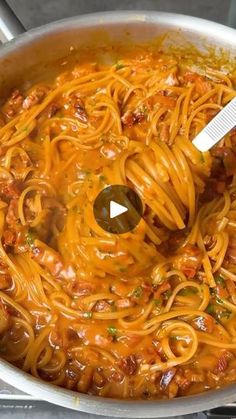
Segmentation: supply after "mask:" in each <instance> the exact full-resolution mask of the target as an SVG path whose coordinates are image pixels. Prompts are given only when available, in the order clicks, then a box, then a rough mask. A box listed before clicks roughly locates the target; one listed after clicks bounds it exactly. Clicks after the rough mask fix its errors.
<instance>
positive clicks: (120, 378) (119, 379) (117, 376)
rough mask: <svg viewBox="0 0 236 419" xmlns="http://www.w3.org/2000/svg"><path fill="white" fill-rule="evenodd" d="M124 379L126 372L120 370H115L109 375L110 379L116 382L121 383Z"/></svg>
mask: <svg viewBox="0 0 236 419" xmlns="http://www.w3.org/2000/svg"><path fill="white" fill-rule="evenodd" d="M123 380H124V374H122V373H121V372H119V371H113V372H112V374H111V375H110V377H109V381H114V382H115V383H121V382H122V381H123Z"/></svg>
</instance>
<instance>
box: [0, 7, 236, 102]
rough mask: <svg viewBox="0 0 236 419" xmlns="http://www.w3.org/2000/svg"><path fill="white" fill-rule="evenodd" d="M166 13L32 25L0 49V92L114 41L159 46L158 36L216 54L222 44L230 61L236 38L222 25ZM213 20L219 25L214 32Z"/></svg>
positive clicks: (129, 45) (167, 42)
mask: <svg viewBox="0 0 236 419" xmlns="http://www.w3.org/2000/svg"><path fill="white" fill-rule="evenodd" d="M154 15H155V13H154ZM169 16H170V18H169V19H163V17H162V14H161V13H160V14H158V13H156V16H155V18H153V17H150V16H148V17H147V16H146V15H145V14H144V13H143V15H142V14H140V13H139V14H137V16H135V15H133V14H124V15H123V19H120V21H119V16H117V17H114V15H113V18H112V19H110V18H108V17H107V16H106V14H105V18H104V17H102V15H100V14H98V15H97V16H96V17H95V16H93V17H91V18H90V19H89V18H87V19H84V20H83V19H82V18H81V17H80V18H77V20H76V18H72V19H69V20H64V21H59V22H55V23H53V24H49V25H46V26H44V27H42V28H38V29H36V30H32V31H30V32H28V33H27V34H24V35H23V36H20V37H19V38H18V39H17V40H13V41H12V42H10V43H8V44H7V45H6V46H5V47H4V48H2V50H1V51H0V88H1V97H4V95H6V94H7V92H8V90H9V88H13V87H16V86H19V84H21V83H22V82H24V81H29V80H30V81H32V82H36V81H38V80H40V79H43V78H44V75H46V74H48V72H50V71H52V72H57V71H58V69H59V67H60V65H61V62H62V61H61V59H62V58H63V57H70V58H71V59H72V57H73V56H74V55H75V54H77V57H79V56H80V55H84V54H86V51H91V49H96V48H97V49H98V53H100V54H104V50H105V49H109V48H110V49H111V48H113V50H115V46H116V45H124V46H125V47H126V48H132V45H134V44H140V43H142V44H143V43H147V42H148V43H150V42H151V43H152V45H153V47H157V48H158V47H160V41H161V42H162V48H164V49H169V48H170V47H172V48H175V49H176V48H177V47H178V48H188V49H189V51H190V50H193V46H194V47H197V48H198V49H199V50H200V51H202V52H203V53H204V54H207V53H208V51H209V46H211V47H213V48H214V50H215V52H216V53H217V54H222V48H223V50H224V57H225V58H227V59H228V58H229V55H230V57H231V63H232V62H234V61H235V56H236V39H235V38H236V37H235V38H234V41H233V42H232V43H231V45H230V44H229V38H230V33H229V34H228V33H227V32H226V33H224V31H223V30H220V29H221V28H224V27H222V26H221V25H216V24H214V23H211V22H209V24H210V26H209V27H208V28H206V27H205V28H203V27H202V25H203V23H202V22H204V21H202V20H200V19H193V23H192V24H191V19H192V18H187V17H186V16H177V15H169ZM211 25H216V27H218V30H215V31H214V28H213V27H211ZM219 28H220V29H219ZM230 31H232V30H230ZM163 36H164V37H163ZM233 44H234V45H233ZM229 45H230V47H229Z"/></svg>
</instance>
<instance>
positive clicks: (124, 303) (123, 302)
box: [115, 298, 133, 308]
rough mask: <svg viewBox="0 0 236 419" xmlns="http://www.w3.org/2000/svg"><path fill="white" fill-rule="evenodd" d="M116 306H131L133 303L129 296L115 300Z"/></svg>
mask: <svg viewBox="0 0 236 419" xmlns="http://www.w3.org/2000/svg"><path fill="white" fill-rule="evenodd" d="M115 306H116V307H117V308H129V307H132V306H133V303H132V301H131V300H130V299H129V298H121V299H120V300H117V301H115Z"/></svg>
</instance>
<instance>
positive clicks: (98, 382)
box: [93, 371, 106, 388]
mask: <svg viewBox="0 0 236 419" xmlns="http://www.w3.org/2000/svg"><path fill="white" fill-rule="evenodd" d="M93 382H94V384H95V386H96V387H98V388H102V387H104V386H105V384H106V379H105V378H104V377H103V375H102V374H101V372H98V371H95V373H94V374H93Z"/></svg>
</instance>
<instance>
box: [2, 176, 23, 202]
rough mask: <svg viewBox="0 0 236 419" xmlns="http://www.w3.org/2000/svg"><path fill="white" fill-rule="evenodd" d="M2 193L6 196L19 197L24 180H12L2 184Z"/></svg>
mask: <svg viewBox="0 0 236 419" xmlns="http://www.w3.org/2000/svg"><path fill="white" fill-rule="evenodd" d="M0 190H1V195H4V197H5V198H14V199H15V198H19V197H20V194H21V192H22V190H23V182H21V181H19V180H10V181H9V182H7V183H6V182H5V183H4V184H0Z"/></svg>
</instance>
